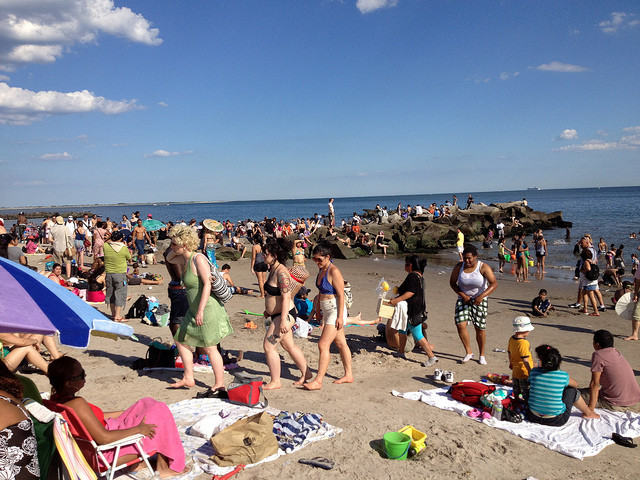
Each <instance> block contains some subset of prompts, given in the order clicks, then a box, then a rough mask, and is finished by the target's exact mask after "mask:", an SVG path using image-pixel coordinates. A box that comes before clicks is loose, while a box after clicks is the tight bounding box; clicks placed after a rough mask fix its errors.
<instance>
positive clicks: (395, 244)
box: [292, 201, 572, 259]
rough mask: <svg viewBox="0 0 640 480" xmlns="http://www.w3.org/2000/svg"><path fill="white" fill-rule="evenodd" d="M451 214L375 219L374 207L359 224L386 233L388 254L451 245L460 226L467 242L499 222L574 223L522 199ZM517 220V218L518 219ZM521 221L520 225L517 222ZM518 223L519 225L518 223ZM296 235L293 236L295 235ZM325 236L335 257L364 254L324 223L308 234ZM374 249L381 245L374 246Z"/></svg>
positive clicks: (524, 228) (531, 228) (314, 238)
mask: <svg viewBox="0 0 640 480" xmlns="http://www.w3.org/2000/svg"><path fill="white" fill-rule="evenodd" d="M448 209H449V211H450V212H451V216H449V217H441V218H434V217H433V215H432V214H428V213H426V214H423V215H420V216H414V217H410V218H403V217H401V216H399V215H397V214H396V213H392V214H390V215H389V216H388V217H387V218H384V219H383V220H382V223H381V224H378V223H376V220H377V217H376V213H375V211H374V210H365V211H364V215H363V216H362V219H363V221H362V223H361V224H360V228H361V231H362V232H363V233H368V234H369V236H370V238H371V240H373V239H374V238H375V237H376V236H377V235H378V232H379V231H381V230H382V231H384V233H385V240H386V241H385V243H387V245H388V248H387V253H388V254H403V253H433V252H435V251H438V250H442V249H445V248H452V247H454V246H455V243H456V235H457V229H458V228H460V230H461V231H462V233H463V234H464V236H465V242H481V241H482V240H483V239H484V237H485V235H486V234H487V233H488V232H489V230H493V231H494V232H495V230H496V225H497V224H498V223H499V222H500V221H502V223H504V225H505V228H504V233H505V236H506V237H509V236H510V235H513V234H515V233H525V234H527V235H530V234H532V233H533V232H535V231H537V230H538V229H543V230H548V229H553V228H565V227H569V228H570V227H571V226H572V224H571V222H566V221H565V220H563V218H562V212H561V211H557V212H552V213H546V212H541V211H537V210H533V209H532V208H531V207H528V206H525V205H523V204H522V201H518V202H507V203H492V204H491V205H485V204H483V203H474V204H472V205H471V206H470V208H468V209H461V208H459V207H457V206H450V207H448ZM515 220H517V222H515ZM518 223H519V225H518ZM516 225H517V226H516ZM292 238H293V237H292ZM322 239H326V240H327V241H328V242H329V243H330V244H331V245H332V250H333V254H334V257H336V258H343V259H351V258H357V256H360V255H364V251H362V249H359V248H357V247H356V248H349V247H347V246H345V245H343V244H342V243H340V242H338V241H336V240H335V239H334V238H332V237H331V236H330V235H328V229H327V228H326V227H321V228H319V229H318V230H316V231H315V232H314V233H313V235H311V236H310V237H309V243H310V244H311V245H314V244H316V243H317V242H319V241H320V240H322ZM373 250H374V252H375V253H381V252H380V249H379V248H377V247H375V246H374V248H373Z"/></svg>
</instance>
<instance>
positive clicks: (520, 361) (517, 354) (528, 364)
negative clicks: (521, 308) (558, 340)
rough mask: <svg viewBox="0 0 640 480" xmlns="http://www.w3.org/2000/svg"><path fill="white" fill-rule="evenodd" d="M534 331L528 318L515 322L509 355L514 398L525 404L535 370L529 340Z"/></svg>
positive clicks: (515, 320)
mask: <svg viewBox="0 0 640 480" xmlns="http://www.w3.org/2000/svg"><path fill="white" fill-rule="evenodd" d="M532 330H533V325H531V319H530V318H529V317H526V316H521V317H516V318H515V319H514V320H513V336H512V337H511V338H510V339H509V346H508V347H507V354H508V355H509V368H510V369H511V377H512V378H513V397H514V398H515V399H516V400H520V399H522V400H523V401H524V402H525V403H526V402H527V400H528V398H529V373H530V372H531V369H532V368H533V358H532V357H531V345H530V344H529V341H528V340H527V337H528V336H529V332H530V331H532Z"/></svg>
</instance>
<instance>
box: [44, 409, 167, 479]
mask: <svg viewBox="0 0 640 480" xmlns="http://www.w3.org/2000/svg"><path fill="white" fill-rule="evenodd" d="M43 404H44V406H45V407H47V408H48V409H49V410H51V411H53V412H57V413H60V414H61V415H62V417H63V418H64V420H65V421H66V422H67V423H68V426H69V429H70V431H71V434H72V435H73V438H74V439H75V440H76V443H77V444H78V447H79V448H80V451H81V452H82V454H83V455H84V457H85V458H86V460H87V462H88V463H89V466H90V467H91V468H92V469H93V471H94V472H96V473H97V474H98V475H100V476H107V477H108V479H109V480H113V477H114V475H115V473H116V472H117V471H119V470H121V469H123V468H127V467H130V466H131V465H135V464H136V463H139V462H144V463H145V464H146V466H147V468H148V469H149V473H150V475H151V476H153V475H155V471H154V470H153V468H152V467H151V464H150V463H149V457H150V456H153V455H154V454H155V453H156V452H150V453H148V454H147V453H146V452H145V451H144V450H143V448H142V439H143V438H145V436H144V435H142V434H136V435H130V436H128V437H126V438H123V439H121V440H118V441H115V442H111V443H108V444H106V445H98V444H97V443H96V442H95V440H93V438H92V437H91V434H90V433H89V432H88V430H87V429H86V428H85V426H84V424H83V423H82V421H81V420H80V418H79V417H78V416H77V415H76V412H75V411H73V409H71V408H69V407H67V406H66V405H63V404H61V403H56V402H52V401H51V400H43ZM129 445H135V447H136V449H137V450H138V454H137V455H138V457H137V458H135V459H133V460H131V461H129V462H126V463H123V464H121V465H117V463H118V457H119V454H120V449H121V448H122V447H126V446H129ZM107 451H113V452H114V456H113V461H112V462H111V463H109V462H108V461H107V458H106V457H105V455H104V452H107Z"/></svg>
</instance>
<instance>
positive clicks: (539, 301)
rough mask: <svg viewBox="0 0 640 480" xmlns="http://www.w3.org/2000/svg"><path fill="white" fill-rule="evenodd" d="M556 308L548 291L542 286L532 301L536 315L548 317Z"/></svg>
mask: <svg viewBox="0 0 640 480" xmlns="http://www.w3.org/2000/svg"><path fill="white" fill-rule="evenodd" d="M555 309H556V308H555V307H554V306H553V305H551V302H550V301H549V299H548V298H547V291H546V290H545V289H544V288H541V289H540V291H539V292H538V296H537V297H536V298H534V299H533V300H532V301H531V311H532V313H533V315H534V316H535V317H546V316H548V315H549V312H553V311H555Z"/></svg>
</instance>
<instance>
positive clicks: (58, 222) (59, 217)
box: [56, 215, 64, 225]
mask: <svg viewBox="0 0 640 480" xmlns="http://www.w3.org/2000/svg"><path fill="white" fill-rule="evenodd" d="M56 223H57V224H58V225H64V218H62V217H61V216H60V215H58V216H57V217H56Z"/></svg>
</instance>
